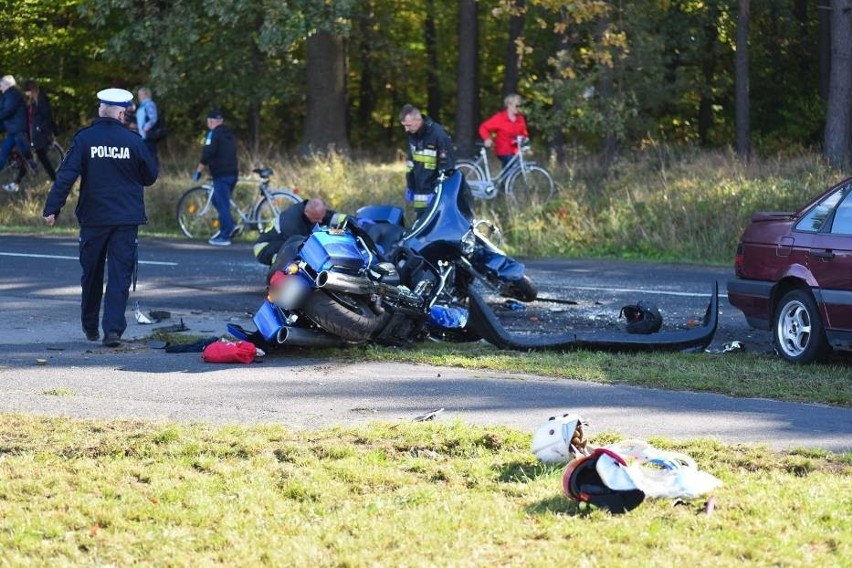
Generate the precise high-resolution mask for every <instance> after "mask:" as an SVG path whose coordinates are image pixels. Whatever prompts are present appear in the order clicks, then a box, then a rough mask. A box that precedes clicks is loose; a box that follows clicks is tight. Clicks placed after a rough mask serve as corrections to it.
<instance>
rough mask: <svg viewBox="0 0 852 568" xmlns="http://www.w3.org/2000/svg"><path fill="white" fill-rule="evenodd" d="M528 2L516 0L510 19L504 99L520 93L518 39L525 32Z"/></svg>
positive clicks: (504, 75)
mask: <svg viewBox="0 0 852 568" xmlns="http://www.w3.org/2000/svg"><path fill="white" fill-rule="evenodd" d="M525 16H526V0H515V6H514V8H513V10H512V16H511V17H510V18H509V43H508V45H506V58H505V60H504V61H505V66H506V69H505V71H504V73H503V97H504V98H505V97H506V95H510V94H512V93H517V92H518V83H519V82H520V77H521V57H520V55H519V54H518V45H517V41H518V38H520V37H521V34H522V33H523V31H524V17H525Z"/></svg>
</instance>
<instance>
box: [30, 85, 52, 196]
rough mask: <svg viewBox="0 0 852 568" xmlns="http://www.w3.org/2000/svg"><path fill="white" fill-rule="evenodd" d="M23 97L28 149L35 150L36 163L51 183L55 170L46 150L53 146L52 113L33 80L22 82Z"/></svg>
mask: <svg viewBox="0 0 852 568" xmlns="http://www.w3.org/2000/svg"><path fill="white" fill-rule="evenodd" d="M24 95H25V96H26V98H27V125H28V131H29V135H30V147H31V148H32V149H33V150H35V153H36V156H37V157H38V161H39V162H41V165H42V166H43V167H44V171H45V173H47V175H48V177H50V179H51V181H55V180H56V170H54V169H53V164H51V163H50V159H49V158H48V156H47V149H48V148H49V147H50V145H51V144H53V137H54V135H55V134H56V123H55V122H53V112H52V111H51V110H50V103H49V102H48V100H47V95H46V94H44V92H43V91H42V90H41V89H40V88H39V86H38V83H36V82H35V81H33V80H29V81H25V82H24Z"/></svg>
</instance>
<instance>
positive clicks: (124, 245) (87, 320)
mask: <svg viewBox="0 0 852 568" xmlns="http://www.w3.org/2000/svg"><path fill="white" fill-rule="evenodd" d="M138 231H139V228H138V227H137V226H136V225H110V226H102V227H80V266H81V267H82V268H83V275H82V277H81V278H80V285H81V287H82V289H83V297H82V301H81V303H80V314H81V315H80V319H81V320H82V323H83V329H87V330H95V329H98V315H99V313H100V307H101V300H103V304H104V315H103V320H102V322H101V323H102V326H103V330H104V335H106V334H107V333H117V334H118V335H119V336H121V334H123V333H124V330H125V329H127V318H126V317H125V315H124V312H125V310H126V309H127V300H128V298H129V297H130V282H131V279H132V278H133V270H134V268H135V266H136V250H137V235H138ZM105 268H106V273H107V282H106V293H104V269H105Z"/></svg>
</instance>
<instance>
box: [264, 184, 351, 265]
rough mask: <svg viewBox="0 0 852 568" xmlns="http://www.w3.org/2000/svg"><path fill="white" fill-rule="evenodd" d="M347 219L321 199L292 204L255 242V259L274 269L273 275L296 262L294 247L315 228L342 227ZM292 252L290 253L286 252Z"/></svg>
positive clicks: (316, 198) (315, 198)
mask: <svg viewBox="0 0 852 568" xmlns="http://www.w3.org/2000/svg"><path fill="white" fill-rule="evenodd" d="M345 219H346V215H345V214H343V213H337V212H335V211H333V210H331V209H329V208H328V205H326V203H325V201H323V200H322V199H320V198H319V197H314V198H312V199H308V200H307V201H302V202H301V203H297V204H295V205H291V206H290V207H288V208H287V209H285V210H284V211H282V212H281V213H279V214H278V217H277V218H276V219H275V224H274V225H273V227H272V228H271V229H270V230H268V231H265V232H263V233H261V234H260V235H258V237H257V240H256V241H255V243H254V256H255V258H257V260H258V262H260V263H261V264H266V265H267V266H271V267H272V270H271V271H270V272H274V271H275V270H277V269H278V268H280V266H278V265H279V264H280V263H281V262H289V261H290V260H292V259H293V256H294V254H295V248H294V245H293V243H295V245H296V246H297V245H298V244H299V243H301V242H302V241H303V240H305V238H306V237H307V236H308V235H310V234H311V232H312V231H313V229H314V226H315V225H317V224H319V225H330V226H339V225H341V224H342V223H343V221H344V220H345ZM290 249H293V250H292V252H291V253H286V252H285V251H289V250H290Z"/></svg>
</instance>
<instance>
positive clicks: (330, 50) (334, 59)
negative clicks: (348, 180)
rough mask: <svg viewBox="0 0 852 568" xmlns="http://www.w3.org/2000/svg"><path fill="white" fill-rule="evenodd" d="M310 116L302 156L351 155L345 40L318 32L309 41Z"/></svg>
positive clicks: (327, 33)
mask: <svg viewBox="0 0 852 568" xmlns="http://www.w3.org/2000/svg"><path fill="white" fill-rule="evenodd" d="M307 71H308V81H307V83H308V84H307V102H308V109H307V116H306V117H305V138H304V140H303V142H302V147H301V151H302V153H303V154H313V153H317V152H318V153H324V152H329V151H338V152H344V153H348V152H349V141H348V139H347V137H346V87H345V66H344V57H343V40H342V39H341V38H339V37H335V36H333V35H331V34H330V33H329V32H325V31H319V32H317V33H315V34H314V35H312V36H311V37H309V38H308V59H307Z"/></svg>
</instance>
